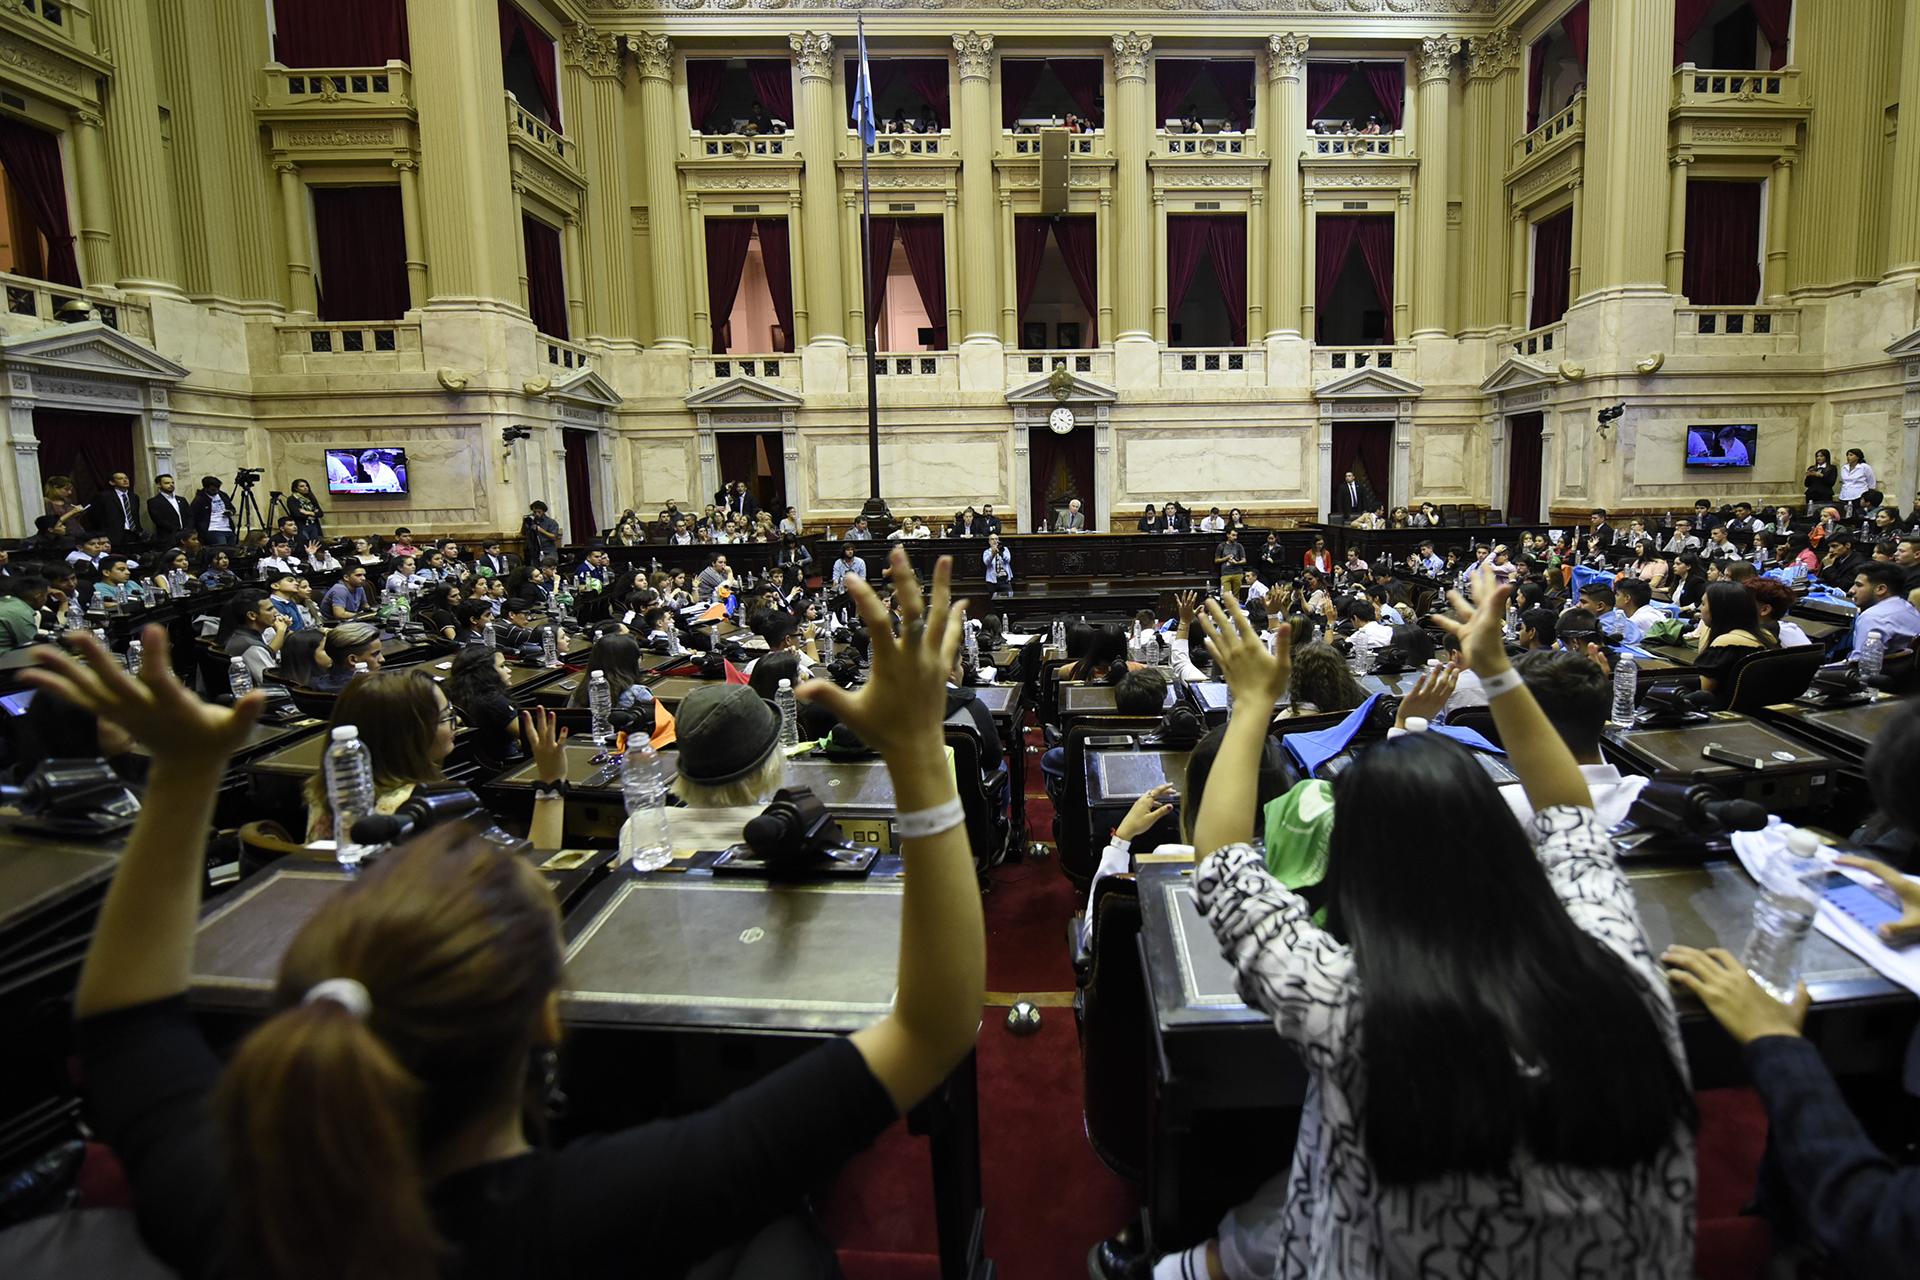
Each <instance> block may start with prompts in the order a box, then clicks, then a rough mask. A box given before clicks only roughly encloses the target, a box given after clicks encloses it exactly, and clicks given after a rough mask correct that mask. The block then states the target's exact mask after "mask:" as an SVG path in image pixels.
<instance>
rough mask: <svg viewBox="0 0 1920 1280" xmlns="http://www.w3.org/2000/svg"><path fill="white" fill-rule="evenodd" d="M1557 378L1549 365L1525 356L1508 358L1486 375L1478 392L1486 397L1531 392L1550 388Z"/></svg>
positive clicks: (1555, 372)
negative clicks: (1505, 392) (1481, 392)
mask: <svg viewBox="0 0 1920 1280" xmlns="http://www.w3.org/2000/svg"><path fill="white" fill-rule="evenodd" d="M1559 376H1560V375H1559V372H1558V371H1557V370H1555V369H1554V368H1553V367H1552V366H1551V365H1544V364H1541V363H1540V362H1539V361H1538V360H1529V359H1527V358H1526V357H1525V356H1508V357H1507V358H1506V359H1505V360H1502V361H1501V362H1500V367H1499V368H1497V369H1495V370H1494V371H1493V372H1492V373H1490V374H1488V375H1487V380H1486V381H1485V382H1482V383H1481V384H1480V390H1481V391H1483V392H1485V393H1487V394H1488V395H1498V394H1499V393H1500V392H1502V391H1533V390H1537V389H1539V388H1541V387H1550V386H1552V385H1553V384H1554V383H1555V382H1556V381H1557V380H1558V379H1559Z"/></svg>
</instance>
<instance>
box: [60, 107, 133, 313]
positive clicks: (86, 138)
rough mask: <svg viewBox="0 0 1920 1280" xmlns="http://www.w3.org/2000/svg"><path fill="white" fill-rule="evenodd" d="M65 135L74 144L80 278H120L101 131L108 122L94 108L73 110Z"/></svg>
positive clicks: (100, 280) (110, 280)
mask: <svg viewBox="0 0 1920 1280" xmlns="http://www.w3.org/2000/svg"><path fill="white" fill-rule="evenodd" d="M72 118H73V126H72V128H71V129H70V130H69V131H68V134H67V137H68V139H69V140H70V141H71V142H72V143H73V167H74V175H73V176H74V185H75V186H76V187H78V188H79V195H80V210H79V213H80V216H79V228H78V229H79V232H80V250H81V253H82V255H83V256H82V260H81V278H82V279H83V280H85V281H87V282H88V283H89V284H113V283H116V282H118V280H119V279H120V254H119V252H118V250H117V249H116V248H115V247H114V243H113V175H112V174H111V173H110V172H109V171H108V168H107V148H106V143H105V141H104V140H103V139H102V138H101V136H100V135H101V133H102V132H103V131H104V130H105V129H106V127H107V121H106V118H105V117H104V116H102V115H101V114H100V113H99V112H97V111H92V110H85V109H83V110H79V111H75V112H73V113H72Z"/></svg>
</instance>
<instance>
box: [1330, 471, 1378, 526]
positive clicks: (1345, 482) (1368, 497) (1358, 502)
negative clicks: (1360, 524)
mask: <svg viewBox="0 0 1920 1280" xmlns="http://www.w3.org/2000/svg"><path fill="white" fill-rule="evenodd" d="M1371 510H1373V490H1372V489H1371V488H1369V487H1368V485H1367V482H1366V481H1364V480H1361V479H1358V478H1357V477H1355V476H1354V474H1353V472H1351V471H1349V472H1347V474H1346V476H1345V477H1344V478H1343V479H1341V480H1340V481H1339V482H1338V483H1336V484H1335V485H1334V486H1333V514H1334V515H1336V516H1343V517H1345V518H1346V519H1348V520H1351V519H1353V518H1354V517H1355V516H1358V515H1363V514H1365V513H1366V512H1368V511H1371Z"/></svg>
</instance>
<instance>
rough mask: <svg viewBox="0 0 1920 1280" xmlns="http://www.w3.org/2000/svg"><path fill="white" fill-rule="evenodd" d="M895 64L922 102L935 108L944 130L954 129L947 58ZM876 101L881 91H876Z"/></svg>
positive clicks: (934, 110) (905, 61) (918, 59)
mask: <svg viewBox="0 0 1920 1280" xmlns="http://www.w3.org/2000/svg"><path fill="white" fill-rule="evenodd" d="M893 62H894V64H895V65H896V66H898V67H899V69H900V74H901V75H902V76H904V77H905V78H906V81H907V83H908V84H909V85H911V86H913V91H914V92H915V93H917V94H919V95H920V98H921V101H923V102H925V103H926V104H927V105H928V106H930V107H932V108H933V114H934V115H935V116H937V117H938V118H939V120H940V127H941V128H942V129H951V128H952V127H953V112H952V110H951V109H950V106H949V103H948V100H947V93H948V83H947V60H946V59H945V58H896V59H893ZM873 96H874V97H875V98H876V99H877V98H878V97H879V96H880V93H879V90H877V89H876V90H875V91H874V95H873Z"/></svg>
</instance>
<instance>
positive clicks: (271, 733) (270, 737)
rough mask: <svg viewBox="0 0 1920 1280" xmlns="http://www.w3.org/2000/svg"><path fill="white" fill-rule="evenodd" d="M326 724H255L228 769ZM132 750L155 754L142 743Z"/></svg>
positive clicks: (311, 720) (306, 719) (310, 721)
mask: <svg viewBox="0 0 1920 1280" xmlns="http://www.w3.org/2000/svg"><path fill="white" fill-rule="evenodd" d="M326 723H327V722H326V721H324V720H316V719H314V718H312V717H310V716H302V717H301V718H300V719H298V720H294V721H290V722H289V723H286V724H266V723H264V722H256V723H255V724H254V726H253V728H252V729H250V730H249V731H248V732H247V740H246V742H244V743H243V744H241V746H240V749H239V750H237V751H235V752H234V753H233V761H232V763H231V764H230V765H229V766H228V767H229V768H232V767H235V766H238V765H243V764H245V763H246V762H247V761H249V760H251V759H254V758H256V757H258V756H262V755H266V754H270V753H271V752H273V751H274V750H276V749H277V748H279V747H283V746H290V745H292V744H293V743H294V742H295V741H296V740H297V739H300V738H303V737H306V736H307V735H309V734H313V733H316V732H318V731H319V730H321V729H323V728H325V727H326ZM159 749H160V751H163V752H164V751H165V750H166V744H165V743H161V744H160V746H159ZM133 750H134V752H135V754H137V755H143V756H147V757H149V758H151V757H152V756H153V755H155V754H156V753H155V750H154V748H153V746H151V745H149V744H148V743H144V742H137V743H135V744H134V747H133Z"/></svg>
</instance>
